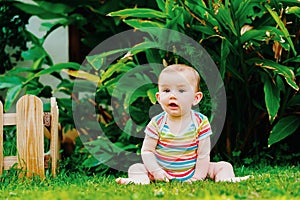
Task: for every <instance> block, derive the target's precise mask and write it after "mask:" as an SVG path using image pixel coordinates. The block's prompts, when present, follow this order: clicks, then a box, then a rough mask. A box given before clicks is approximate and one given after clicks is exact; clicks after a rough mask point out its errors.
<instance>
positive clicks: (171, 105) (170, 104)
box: [169, 103, 178, 108]
mask: <svg viewBox="0 0 300 200" xmlns="http://www.w3.org/2000/svg"><path fill="white" fill-rule="evenodd" d="M169 107H171V108H178V105H177V104H176V103H169Z"/></svg>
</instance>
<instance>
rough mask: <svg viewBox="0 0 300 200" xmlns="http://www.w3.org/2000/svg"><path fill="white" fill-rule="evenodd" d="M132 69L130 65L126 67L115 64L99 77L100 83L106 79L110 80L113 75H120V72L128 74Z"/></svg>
mask: <svg viewBox="0 0 300 200" xmlns="http://www.w3.org/2000/svg"><path fill="white" fill-rule="evenodd" d="M131 69H132V66H131V65H127V64H125V63H116V64H113V65H111V66H110V67H109V68H108V69H107V70H106V71H105V72H104V73H103V75H102V76H101V82H104V81H105V80H107V79H108V78H110V77H111V76H112V75H113V74H114V73H120V72H124V73H126V72H128V71H129V70H131Z"/></svg>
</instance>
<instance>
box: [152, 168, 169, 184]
mask: <svg viewBox="0 0 300 200" xmlns="http://www.w3.org/2000/svg"><path fill="white" fill-rule="evenodd" d="M152 175H153V177H154V180H157V181H165V182H170V180H171V179H173V178H174V177H172V176H171V175H169V174H168V173H167V172H166V171H164V170H162V169H159V170H156V171H154V172H153V173H152Z"/></svg>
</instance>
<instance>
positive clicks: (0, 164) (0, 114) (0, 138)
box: [0, 101, 4, 175]
mask: <svg viewBox="0 0 300 200" xmlns="http://www.w3.org/2000/svg"><path fill="white" fill-rule="evenodd" d="M3 124H4V120H3V105H2V102H1V101H0V175H1V174H2V173H3V167H4V158H3Z"/></svg>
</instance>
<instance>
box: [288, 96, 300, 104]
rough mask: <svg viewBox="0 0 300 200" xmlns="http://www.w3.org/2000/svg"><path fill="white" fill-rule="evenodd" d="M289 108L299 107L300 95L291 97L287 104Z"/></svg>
mask: <svg viewBox="0 0 300 200" xmlns="http://www.w3.org/2000/svg"><path fill="white" fill-rule="evenodd" d="M287 105H288V106H289V107H291V106H300V94H299V93H298V94H296V95H295V96H293V97H292V98H291V99H290V100H289V102H288V104H287Z"/></svg>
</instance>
